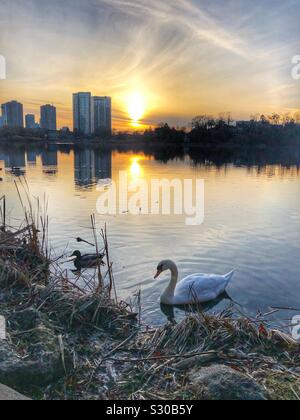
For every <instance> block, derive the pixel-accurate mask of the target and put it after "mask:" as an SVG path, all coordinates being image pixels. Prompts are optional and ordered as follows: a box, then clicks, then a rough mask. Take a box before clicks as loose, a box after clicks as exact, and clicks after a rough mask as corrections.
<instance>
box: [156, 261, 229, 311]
mask: <svg viewBox="0 0 300 420" xmlns="http://www.w3.org/2000/svg"><path fill="white" fill-rule="evenodd" d="M167 270H170V271H171V281H170V284H169V285H168V287H167V288H166V290H165V291H164V293H163V294H162V296H161V303H163V304H165V305H191V304H196V303H205V302H210V301H212V300H215V299H217V298H218V297H219V296H220V295H222V293H224V292H225V290H226V288H227V286H228V284H229V282H230V281H231V279H232V277H233V275H234V271H231V272H230V273H228V274H226V275H225V276H219V275H215V274H193V275H191V276H188V277H186V278H184V279H183V280H181V281H180V282H179V283H178V268H177V266H176V264H175V263H174V262H173V261H171V260H165V261H162V262H160V263H159V264H158V267H157V273H156V275H155V277H154V278H155V279H157V278H158V277H159V276H160V275H161V274H162V273H163V272H164V271H167Z"/></svg>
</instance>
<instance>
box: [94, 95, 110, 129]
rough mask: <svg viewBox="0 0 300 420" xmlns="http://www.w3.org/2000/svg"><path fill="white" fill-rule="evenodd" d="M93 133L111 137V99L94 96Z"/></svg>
mask: <svg viewBox="0 0 300 420" xmlns="http://www.w3.org/2000/svg"><path fill="white" fill-rule="evenodd" d="M93 105H94V132H95V133H98V134H103V135H109V136H111V131H112V120H111V118H112V113H111V98H110V97H107V96H94V98H93Z"/></svg>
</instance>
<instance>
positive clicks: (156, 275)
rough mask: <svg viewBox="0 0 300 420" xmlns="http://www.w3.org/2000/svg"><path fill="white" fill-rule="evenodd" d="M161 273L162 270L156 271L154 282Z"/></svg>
mask: <svg viewBox="0 0 300 420" xmlns="http://www.w3.org/2000/svg"><path fill="white" fill-rule="evenodd" d="M161 273H162V270H157V273H156V274H155V276H154V280H156V279H157V278H158V277H159V276H160V275H161Z"/></svg>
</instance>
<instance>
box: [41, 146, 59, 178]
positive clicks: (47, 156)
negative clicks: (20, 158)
mask: <svg viewBox="0 0 300 420" xmlns="http://www.w3.org/2000/svg"><path fill="white" fill-rule="evenodd" d="M42 165H43V172H44V173H45V174H48V175H55V174H56V173H57V165H58V158H57V148H56V147H55V148H53V149H52V148H51V149H47V150H44V151H43V152H42Z"/></svg>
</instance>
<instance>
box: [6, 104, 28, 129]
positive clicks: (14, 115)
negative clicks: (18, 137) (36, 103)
mask: <svg viewBox="0 0 300 420" xmlns="http://www.w3.org/2000/svg"><path fill="white" fill-rule="evenodd" d="M1 110H2V116H3V117H4V118H5V121H6V125H7V126H8V127H10V128H23V127H24V117H23V105H22V104H20V103H19V102H17V101H11V102H7V103H6V104H3V105H1Z"/></svg>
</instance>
